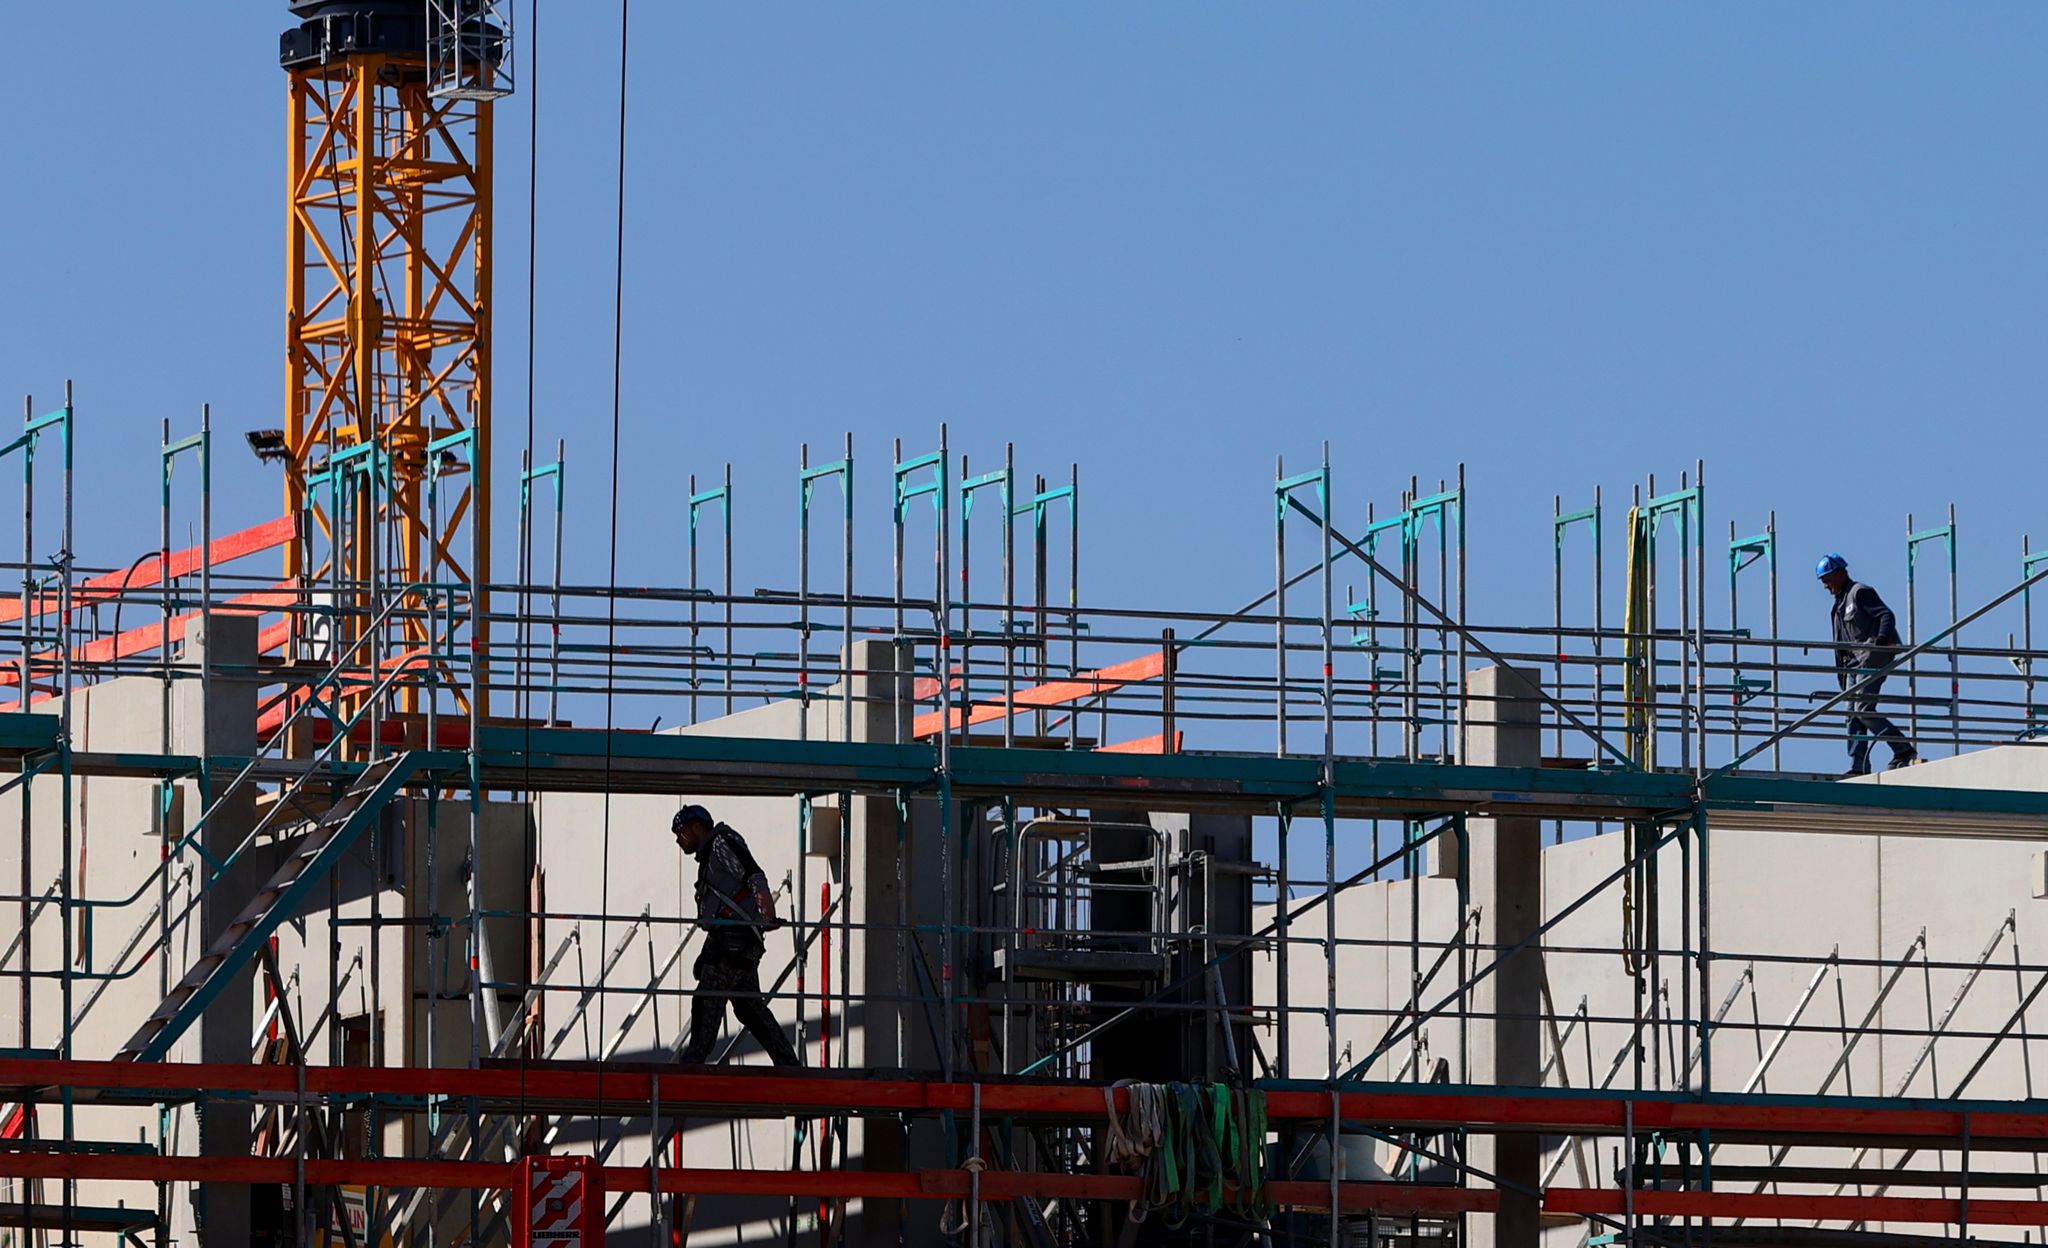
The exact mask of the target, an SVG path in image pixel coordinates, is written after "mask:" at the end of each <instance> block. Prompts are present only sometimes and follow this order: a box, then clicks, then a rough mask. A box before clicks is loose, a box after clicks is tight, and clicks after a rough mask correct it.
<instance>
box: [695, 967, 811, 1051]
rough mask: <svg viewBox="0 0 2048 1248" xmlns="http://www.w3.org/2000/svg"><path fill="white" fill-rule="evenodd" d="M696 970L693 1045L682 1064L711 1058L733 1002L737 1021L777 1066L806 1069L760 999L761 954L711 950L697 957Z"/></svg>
mask: <svg viewBox="0 0 2048 1248" xmlns="http://www.w3.org/2000/svg"><path fill="white" fill-rule="evenodd" d="M696 971H697V992H696V995H695V996H694V997H692V998H691V999H690V1042H689V1044H688V1045H686V1046H685V1047H684V1049H683V1052H682V1055H681V1057H679V1058H678V1059H677V1060H678V1061H681V1062H683V1063H685V1064H686V1065H697V1064H701V1063H703V1062H704V1061H705V1060H707V1059H708V1058H709V1057H710V1056H711V1046H712V1045H713V1044H716V1043H717V1042H718V1031H719V1028H720V1027H721V1026H722V1025H723V1024H724V1022H725V1006H726V1003H727V1002H728V1001H729V1002H731V1003H732V1012H733V1017H735V1018H737V1019H739V1020H740V1024H741V1025H742V1026H744V1027H745V1028H746V1029H747V1030H748V1031H749V1032H751V1033H753V1036H754V1039H755V1040H757V1041H759V1042H760V1044H761V1047H762V1048H763V1049H766V1050H767V1052H768V1056H769V1058H770V1059H771V1060H773V1061H774V1063H775V1064H776V1065H777V1066H801V1065H803V1062H802V1061H801V1060H800V1059H798V1057H797V1055H796V1049H795V1048H794V1047H792V1046H791V1044H790V1043H789V1037H788V1036H785V1035H783V1034H782V1025H781V1024H780V1023H777V1022H776V1021H775V1015H774V1013H773V1012H771V1011H770V1010H769V1008H768V1002H767V1001H766V1000H765V999H764V998H763V996H762V994H761V955H760V954H758V953H750V952H743V951H738V950H724V949H707V950H705V951H704V952H703V953H701V954H699V955H698V957H697V967H696Z"/></svg>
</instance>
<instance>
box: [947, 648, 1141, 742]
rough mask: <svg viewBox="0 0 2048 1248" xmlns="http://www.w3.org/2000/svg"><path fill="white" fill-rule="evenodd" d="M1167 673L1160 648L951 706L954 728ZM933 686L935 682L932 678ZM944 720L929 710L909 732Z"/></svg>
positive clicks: (1074, 699)
mask: <svg viewBox="0 0 2048 1248" xmlns="http://www.w3.org/2000/svg"><path fill="white" fill-rule="evenodd" d="M1165 674H1166V652H1165V651H1163V650H1162V651H1159V652H1157V653H1154V654H1148V655H1146V656H1145V657H1143V658H1140V659H1132V660H1130V661H1129V662H1127V663H1116V664H1112V665H1111V666H1109V667H1105V668H1101V669H1098V670H1096V671H1093V672H1083V673H1081V674H1080V675H1079V676H1076V677H1074V678H1072V679H1071V680H1053V681H1047V682H1046V683H1045V684H1042V685H1033V686H1032V687H1031V688H1029V689H1019V690H1018V691H1017V696H1016V697H1014V698H1012V699H1010V700H1009V701H1007V702H1001V701H998V702H976V703H974V704H972V705H970V706H963V707H955V708H954V709H953V715H952V718H953V728H954V730H955V731H958V730H959V729H962V728H968V727H971V726H973V725H975V724H985V723H988V722H989V721H990V720H994V719H1007V718H1009V717H1010V716H1011V715H1013V714H1016V713H1017V712H1019V711H1042V710H1050V709H1051V708H1053V707H1058V706H1065V705H1066V704H1067V703H1069V702H1079V701H1081V700H1082V699H1084V698H1092V697H1097V696H1100V695H1102V694H1105V693H1110V692H1113V691H1115V690H1117V689H1121V688H1123V687H1124V686H1125V685H1135V684H1139V683H1141V682H1143V681H1147V680H1157V679H1158V678H1159V677H1161V676H1163V675H1165ZM933 684H934V686H936V684H937V682H936V681H935V682H933ZM945 723H946V713H945V712H944V711H930V712H927V713H925V714H923V715H920V716H918V717H917V718H916V720H914V721H912V724H911V732H912V733H913V735H915V736H919V737H929V736H932V735H934V734H936V733H937V732H938V731H939V730H940V729H941V728H942V727H943V726H944V725H945Z"/></svg>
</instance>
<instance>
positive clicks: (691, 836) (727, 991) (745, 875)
mask: <svg viewBox="0 0 2048 1248" xmlns="http://www.w3.org/2000/svg"><path fill="white" fill-rule="evenodd" d="M669 830H670V831H671V832H673V833H674V834H675V838H676V845H677V847H678V848H680V849H681V850H682V851H683V852H684V853H686V854H689V855H691V856H693V857H695V858H696V859H697V926H698V927H700V928H702V929H703V931H704V949H703V952H701V953H699V954H698V955H697V964H696V966H695V968H694V970H695V974H696V976H697V991H696V995H695V996H694V997H692V998H691V1000H690V1042H689V1043H688V1044H687V1045H686V1046H684V1048H683V1051H682V1054H681V1056H680V1058H679V1059H678V1060H680V1061H682V1062H684V1063H687V1064H691V1065H696V1064H701V1063H702V1062H703V1061H704V1060H705V1059H706V1058H707V1057H709V1056H710V1055H711V1046H712V1045H713V1044H714V1043H716V1042H717V1040H718V1030H719V1028H720V1027H721V1026H723V1025H724V1022H725V1005H726V1002H728V1001H730V1002H731V1003H732V1012H733V1015H734V1017H736V1018H738V1019H739V1020H740V1022H741V1023H742V1024H743V1025H744V1026H745V1027H746V1029H747V1030H748V1031H750V1032H752V1033H753V1035H754V1039H755V1040H758V1041H759V1042H760V1044H761V1047H762V1048H764V1049H766V1050H767V1051H768V1056H769V1057H770V1058H771V1059H773V1060H774V1062H775V1064H776V1065H777V1066H801V1065H802V1064H803V1063H802V1062H801V1061H800V1060H798V1058H797V1055H796V1049H795V1048H794V1047H792V1046H791V1045H790V1043H789V1037H787V1036H785V1035H783V1034H782V1027H781V1025H780V1024H779V1023H777V1022H776V1021H775V1015H774V1014H773V1013H772V1012H770V1011H769V1009H768V1003H767V1001H766V1000H765V999H764V998H763V996H762V993H761V955H762V954H763V953H765V952H767V942H766V941H764V940H763V939H762V933H763V932H765V931H767V930H769V929H770V928H773V927H778V926H780V922H779V920H777V919H776V917H775V894H773V893H771V892H769V891H768V877H767V876H766V875H764V874H762V871H761V864H759V863H757V862H755V861H754V855H753V854H752V852H750V851H749V850H748V849H747V842H746V840H745V838H743V837H741V836H740V834H739V833H737V832H735V831H733V830H732V829H731V828H730V827H727V826H726V825H725V824H722V823H716V822H713V820H712V818H711V812H710V811H708V810H706V809H704V808H703V807H702V806H685V807H683V808H682V809H681V810H679V811H677V812H676V817H675V818H674V819H672V820H670V821H669Z"/></svg>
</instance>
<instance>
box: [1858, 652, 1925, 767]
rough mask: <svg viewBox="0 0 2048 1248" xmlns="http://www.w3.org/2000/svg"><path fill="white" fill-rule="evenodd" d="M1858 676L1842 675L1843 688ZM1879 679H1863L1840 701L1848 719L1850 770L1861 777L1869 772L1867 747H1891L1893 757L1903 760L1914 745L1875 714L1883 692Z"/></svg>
mask: <svg viewBox="0 0 2048 1248" xmlns="http://www.w3.org/2000/svg"><path fill="white" fill-rule="evenodd" d="M1857 679H1858V673H1855V672H1843V673H1841V680H1842V687H1843V688H1844V689H1846V688H1848V687H1849V686H1850V685H1852V684H1855V683H1856V681H1857ZM1884 680H1885V678H1884V677H1882V676H1879V677H1877V678H1876V679H1875V680H1866V681H1864V682H1863V684H1862V685H1861V686H1860V687H1859V688H1858V689H1857V690H1856V692H1854V693H1852V694H1850V695H1849V696H1848V697H1846V698H1843V699H1842V709H1843V710H1844V711H1846V712H1847V713H1848V716H1849V770H1850V771H1851V772H1852V773H1854V774H1856V775H1859V776H1860V775H1863V774H1864V773H1866V772H1868V771H1869V770H1870V747H1871V746H1872V745H1873V744H1875V743H1876V742H1878V741H1882V742H1884V743H1885V744H1886V745H1889V746H1891V747H1892V757H1894V758H1905V757H1907V756H1909V755H1911V754H1912V753H1913V743H1912V742H1911V741H1909V740H1907V739H1906V734H1905V733H1903V732H1900V731H1899V726H1898V725H1897V724H1894V723H1893V722H1892V721H1891V720H1889V719H1886V718H1885V717H1884V716H1882V715H1880V714H1878V713H1877V698H1878V694H1879V693H1881V692H1882V691H1883V689H1884Z"/></svg>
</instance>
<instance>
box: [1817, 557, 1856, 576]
mask: <svg viewBox="0 0 2048 1248" xmlns="http://www.w3.org/2000/svg"><path fill="white" fill-rule="evenodd" d="M1848 570H1849V561H1848V560H1847V559H1844V558H1842V557H1841V556H1840V555H1838V554H1835V553H1834V552H1833V551H1829V552H1828V553H1827V554H1826V555H1824V556H1822V557H1821V561H1820V562H1819V563H1816V564H1814V565H1813V575H1814V577H1815V578H1816V579H1818V578H1820V577H1823V576H1826V575H1827V574H1828V573H1830V572H1847V571H1848Z"/></svg>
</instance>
